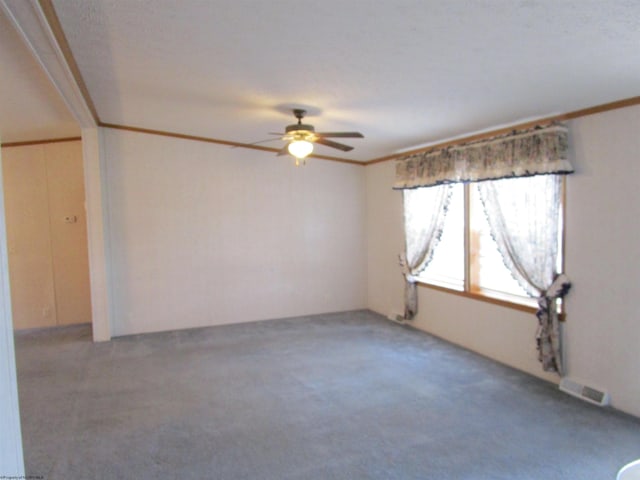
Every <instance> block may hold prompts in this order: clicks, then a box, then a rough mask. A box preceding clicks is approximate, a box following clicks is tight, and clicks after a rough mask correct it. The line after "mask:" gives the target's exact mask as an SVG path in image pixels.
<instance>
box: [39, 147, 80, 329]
mask: <svg viewBox="0 0 640 480" xmlns="http://www.w3.org/2000/svg"><path fill="white" fill-rule="evenodd" d="M44 153H45V165H46V168H47V185H48V188H47V190H48V196H49V225H50V229H51V233H50V235H51V252H52V256H53V285H54V291H55V300H56V302H55V303H56V318H57V324H58V325H66V324H70V323H88V322H90V321H91V293H90V289H89V256H88V252H87V222H86V215H85V208H84V201H85V196H84V178H83V166H82V144H81V143H80V142H64V143H50V144H47V145H45V149H44Z"/></svg>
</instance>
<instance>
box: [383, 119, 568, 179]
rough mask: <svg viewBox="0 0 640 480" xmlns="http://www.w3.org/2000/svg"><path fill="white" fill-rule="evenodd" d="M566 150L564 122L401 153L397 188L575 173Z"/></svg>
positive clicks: (566, 133) (397, 173)
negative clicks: (411, 153) (474, 140)
mask: <svg viewBox="0 0 640 480" xmlns="http://www.w3.org/2000/svg"><path fill="white" fill-rule="evenodd" d="M568 151H569V142H568V131H567V128H566V126H564V125H562V124H553V125H550V126H546V127H536V128H533V129H529V130H521V131H514V132H512V133H510V134H507V135H501V136H497V137H493V138H490V139H486V140H481V141H478V142H473V143H465V144H460V145H454V146H451V147H447V148H441V149H435V150H431V151H426V152H422V153H419V154H415V155H410V156H408V157H405V158H403V159H400V160H398V162H397V163H396V181H395V184H394V187H393V188H395V189H406V188H418V187H430V186H433V185H439V184H442V183H456V182H477V181H481V180H497V179H500V178H509V177H526V176H531V175H540V174H550V173H558V174H565V173H572V172H573V168H572V166H571V163H570V162H569V160H568V159H567V157H568Z"/></svg>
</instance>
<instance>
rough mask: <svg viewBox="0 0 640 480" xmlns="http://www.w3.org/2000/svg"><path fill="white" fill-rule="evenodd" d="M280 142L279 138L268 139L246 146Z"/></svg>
mask: <svg viewBox="0 0 640 480" xmlns="http://www.w3.org/2000/svg"><path fill="white" fill-rule="evenodd" d="M278 140H280V139H279V138H267V139H266V140H258V141H257V142H251V143H247V144H246V145H258V144H260V143H267V142H275V141H278Z"/></svg>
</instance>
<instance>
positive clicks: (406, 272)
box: [398, 253, 418, 283]
mask: <svg viewBox="0 0 640 480" xmlns="http://www.w3.org/2000/svg"><path fill="white" fill-rule="evenodd" d="M398 263H399V264H400V270H401V271H402V275H403V276H404V278H405V280H406V281H407V282H409V283H416V282H417V281H418V278H417V277H415V276H414V275H413V274H412V273H411V270H410V269H409V262H408V261H407V255H406V254H404V253H401V254H399V255H398Z"/></svg>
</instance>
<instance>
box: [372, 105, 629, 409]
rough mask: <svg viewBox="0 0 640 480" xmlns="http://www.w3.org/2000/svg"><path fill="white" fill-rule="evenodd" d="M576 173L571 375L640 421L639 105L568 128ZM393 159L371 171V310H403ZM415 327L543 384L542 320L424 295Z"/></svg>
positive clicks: (570, 268)
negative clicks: (538, 333) (538, 335)
mask: <svg viewBox="0 0 640 480" xmlns="http://www.w3.org/2000/svg"><path fill="white" fill-rule="evenodd" d="M570 127H571V135H572V141H573V152H574V156H575V159H574V163H575V166H576V169H577V172H576V173H575V174H574V175H571V176H570V177H569V178H568V181H567V229H566V230H567V232H566V271H567V274H568V275H569V276H570V277H571V279H572V281H573V285H574V287H573V291H572V292H571V293H570V295H569V296H568V298H567V312H568V321H567V324H566V328H565V338H566V342H565V345H566V363H567V367H568V375H569V376H571V377H573V378H577V379H579V380H582V381H584V382H586V383H587V384H590V385H594V386H596V387H599V388H603V389H606V390H608V391H609V392H610V394H611V395H612V400H613V404H614V406H615V407H616V408H619V409H621V410H624V411H627V412H630V413H632V414H634V415H640V401H639V399H640V383H638V381H637V379H638V378H640V362H639V361H638V357H637V352H638V345H640V307H639V306H638V305H639V304H638V303H636V301H637V300H636V299H638V298H640V281H639V280H640V242H638V237H639V235H640V226H639V224H638V220H637V219H638V218H640V189H639V188H638V180H639V179H640V162H639V161H638V152H640V135H638V131H639V127H640V107H630V108H626V109H622V110H615V111H610V112H606V113H602V114H598V115H593V116H589V117H583V118H580V119H577V120H573V121H572V122H571V123H570ZM393 175H394V166H393V162H387V163H381V164H376V165H371V166H369V167H367V173H366V177H367V234H368V238H369V251H368V258H367V260H368V271H369V282H368V292H367V298H368V305H369V308H371V309H372V310H375V311H377V312H379V313H381V314H384V315H388V314H389V313H391V312H394V311H402V310H401V309H402V293H403V283H402V282H403V280H402V277H401V275H400V273H399V270H398V267H397V254H398V253H399V252H400V251H401V250H402V248H403V236H402V233H401V232H402V196H401V194H400V193H398V192H394V191H392V190H391V185H392V182H393ZM419 302H420V313H419V315H418V317H417V318H416V320H415V325H416V326H417V327H418V328H420V329H423V330H425V331H428V332H431V333H433V334H435V335H437V336H440V337H442V338H445V339H447V340H449V341H451V342H453V343H456V344H459V345H462V346H464V347H467V348H469V349H471V350H474V351H477V352H479V353H481V354H483V355H486V356H488V357H491V358H494V359H496V360H499V361H501V362H503V363H505V364H507V365H511V366H513V367H515V368H518V369H520V370H523V371H526V372H529V373H531V374H533V375H537V376H540V377H542V378H545V379H548V380H551V381H557V378H556V377H555V376H553V375H549V374H545V373H544V372H542V371H541V369H540V366H539V364H538V363H537V360H536V353H535V341H534V334H535V329H536V318H535V317H534V316H533V315H531V314H526V313H523V312H519V311H515V310H511V309H509V308H505V307H500V306H497V305H492V304H488V303H484V302H480V301H477V300H473V299H467V298H462V297H459V296H456V295H451V294H447V293H443V292H439V291H434V290H431V289H428V288H419Z"/></svg>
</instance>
